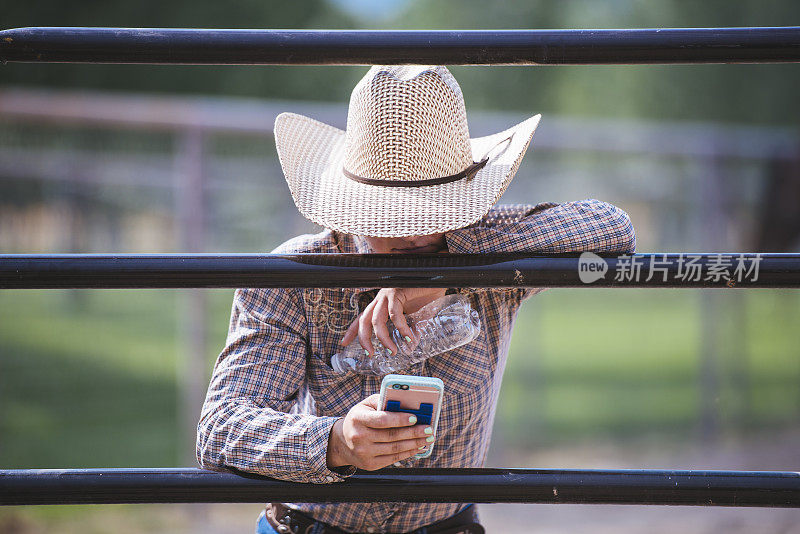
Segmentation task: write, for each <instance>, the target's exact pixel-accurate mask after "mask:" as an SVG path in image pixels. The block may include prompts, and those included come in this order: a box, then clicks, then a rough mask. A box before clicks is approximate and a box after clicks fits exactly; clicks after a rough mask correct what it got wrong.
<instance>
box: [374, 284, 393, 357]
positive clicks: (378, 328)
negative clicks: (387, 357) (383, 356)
mask: <svg viewBox="0 0 800 534" xmlns="http://www.w3.org/2000/svg"><path fill="white" fill-rule="evenodd" d="M388 320H389V307H388V303H387V299H386V298H382V299H381V300H380V301H378V300H377V299H376V304H375V308H374V309H373V312H372V328H373V329H374V330H375V335H376V336H378V339H379V340H380V342H381V343H383V346H384V347H386V348H387V349H389V350H390V351H391V352H392V356H394V355H395V354H397V345H395V343H394V341H392V337H391V336H390V335H389V328H388V327H387V326H386V322H387V321H388Z"/></svg>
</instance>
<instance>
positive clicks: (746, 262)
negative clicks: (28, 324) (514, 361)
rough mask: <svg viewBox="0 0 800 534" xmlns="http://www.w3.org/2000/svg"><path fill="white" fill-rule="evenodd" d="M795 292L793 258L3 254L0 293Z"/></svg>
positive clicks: (798, 258)
mask: <svg viewBox="0 0 800 534" xmlns="http://www.w3.org/2000/svg"><path fill="white" fill-rule="evenodd" d="M189 287H195V288H237V287H350V288H352V287H683V288H689V287H695V288H697V287H707V288H732V287H737V288H759V287H760V288H764V287H771V288H798V287H800V254H754V253H742V254H739V253H736V254H699V253H698V254H689V253H683V254H632V255H609V254H601V255H597V254H593V253H582V254H577V253H570V254H549V255H547V254H539V255H532V254H522V253H506V254H289V255H280V254H267V255H258V254H194V255H180V254H167V255H156V254H113V255H103V254H55V255H38V254H33V255H21V254H4V255H0V289H65V288H71V289H76V288H106V289H123V288H189Z"/></svg>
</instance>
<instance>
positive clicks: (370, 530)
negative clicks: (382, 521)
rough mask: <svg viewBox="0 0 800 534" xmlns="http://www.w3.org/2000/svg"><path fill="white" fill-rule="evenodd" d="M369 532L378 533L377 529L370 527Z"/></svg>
mask: <svg viewBox="0 0 800 534" xmlns="http://www.w3.org/2000/svg"><path fill="white" fill-rule="evenodd" d="M367 532H369V533H370V534H372V533H373V532H378V529H377V528H375V527H368V528H367Z"/></svg>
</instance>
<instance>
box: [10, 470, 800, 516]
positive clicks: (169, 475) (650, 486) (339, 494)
mask: <svg viewBox="0 0 800 534" xmlns="http://www.w3.org/2000/svg"><path fill="white" fill-rule="evenodd" d="M270 501H294V502H381V501H403V502H475V503H499V502H505V503H550V504H557V503H560V504H565V503H571V504H650V505H665V504H669V505H702V506H762V507H784V508H800V473H796V472H784V471H670V470H653V469H618V470H600V469H494V468H473V469H420V468H416V469H383V470H380V471H373V472H366V471H360V472H359V473H357V474H356V475H354V476H352V477H350V478H348V479H347V480H345V481H344V482H340V483H335V484H302V483H297V482H284V481H281V480H275V479H271V478H266V477H260V476H257V475H252V474H234V473H217V472H213V471H205V470H201V469H30V470H2V471H0V505H30V504H121V503H201V502H206V503H210V502H230V503H233V502H236V503H246V502H259V503H263V502H270Z"/></svg>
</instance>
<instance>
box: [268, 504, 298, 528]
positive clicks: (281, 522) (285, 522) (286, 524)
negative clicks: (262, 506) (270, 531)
mask: <svg viewBox="0 0 800 534" xmlns="http://www.w3.org/2000/svg"><path fill="white" fill-rule="evenodd" d="M267 513H268V514H269V515H271V516H272V518H273V519H274V520H275V522H276V523H278V527H277V528H276V530H277V531H278V532H279V533H280V534H290V533H291V534H297V528H296V527H295V528H292V518H291V517H290V516H289V514H288V513H287V514H286V515H285V516H283V517H282V518H278V516H277V515H276V514H275V508H273V507H272V506H271V505H270V506H268V507H267Z"/></svg>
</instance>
